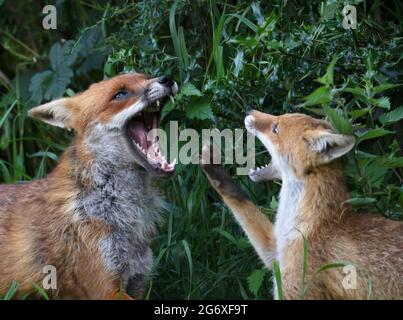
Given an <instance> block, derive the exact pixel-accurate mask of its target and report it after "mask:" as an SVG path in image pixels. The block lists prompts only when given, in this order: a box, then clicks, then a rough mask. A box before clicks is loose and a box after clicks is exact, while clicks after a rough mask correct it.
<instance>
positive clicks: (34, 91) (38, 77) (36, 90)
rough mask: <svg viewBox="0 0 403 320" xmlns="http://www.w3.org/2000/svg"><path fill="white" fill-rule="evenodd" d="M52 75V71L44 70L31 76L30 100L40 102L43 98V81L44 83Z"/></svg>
mask: <svg viewBox="0 0 403 320" xmlns="http://www.w3.org/2000/svg"><path fill="white" fill-rule="evenodd" d="M51 75H52V71H50V70H45V71H43V72H39V73H37V74H35V75H34V76H33V77H32V78H31V84H30V85H29V91H30V92H31V100H32V101H33V102H35V103H37V104H38V103H40V102H41V101H42V100H43V91H44V83H46V82H47V81H48V80H49V79H50V78H51Z"/></svg>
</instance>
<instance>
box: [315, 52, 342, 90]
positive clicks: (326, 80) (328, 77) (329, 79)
mask: <svg viewBox="0 0 403 320" xmlns="http://www.w3.org/2000/svg"><path fill="white" fill-rule="evenodd" d="M336 62H337V57H334V58H333V59H332V61H331V62H330V64H329V66H328V67H327V69H326V73H325V75H324V76H323V77H321V78H318V79H317V80H316V81H318V82H319V83H321V84H323V85H325V86H327V87H329V86H332V85H333V83H334V79H333V73H334V72H333V71H334V66H335V64H336Z"/></svg>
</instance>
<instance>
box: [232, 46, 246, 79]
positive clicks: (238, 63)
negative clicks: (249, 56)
mask: <svg viewBox="0 0 403 320" xmlns="http://www.w3.org/2000/svg"><path fill="white" fill-rule="evenodd" d="M243 55H244V53H243V51H239V50H238V53H237V54H236V57H235V59H234V63H235V70H234V75H235V76H238V75H239V73H240V72H241V70H242V68H243Z"/></svg>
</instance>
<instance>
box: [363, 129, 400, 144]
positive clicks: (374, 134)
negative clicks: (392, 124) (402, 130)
mask: <svg viewBox="0 0 403 320" xmlns="http://www.w3.org/2000/svg"><path fill="white" fill-rule="evenodd" d="M391 133H394V132H393V131H389V130H386V129H383V128H376V129H370V130H368V131H366V132H364V133H361V132H359V133H357V136H358V140H359V142H361V141H364V140H369V139H375V138H379V137H383V136H386V135H388V134H391Z"/></svg>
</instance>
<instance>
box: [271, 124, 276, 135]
mask: <svg viewBox="0 0 403 320" xmlns="http://www.w3.org/2000/svg"><path fill="white" fill-rule="evenodd" d="M271 132H273V133H274V134H277V133H278V127H277V124H276V123H273V125H272V127H271Z"/></svg>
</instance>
